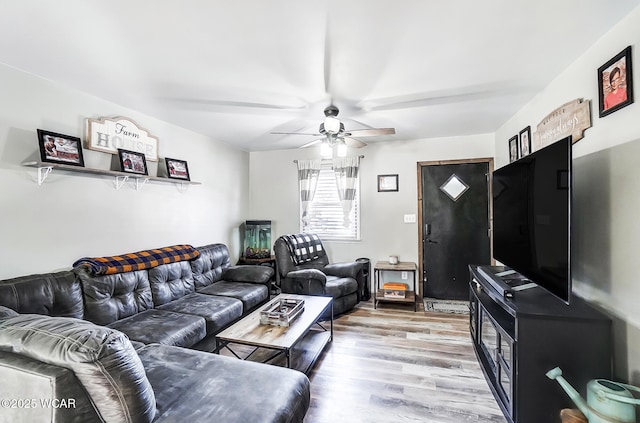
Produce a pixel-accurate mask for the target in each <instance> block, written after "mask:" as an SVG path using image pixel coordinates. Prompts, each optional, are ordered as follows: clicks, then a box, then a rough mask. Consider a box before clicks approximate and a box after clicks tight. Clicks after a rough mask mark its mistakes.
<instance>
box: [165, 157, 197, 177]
mask: <svg viewBox="0 0 640 423" xmlns="http://www.w3.org/2000/svg"><path fill="white" fill-rule="evenodd" d="M164 162H165V164H166V166H167V177H168V178H170V179H180V180H182V181H190V180H191V178H190V176H189V166H188V165H187V162H186V161H185V160H178V159H171V158H169V157H165V158H164Z"/></svg>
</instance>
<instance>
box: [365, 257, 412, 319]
mask: <svg viewBox="0 0 640 423" xmlns="http://www.w3.org/2000/svg"><path fill="white" fill-rule="evenodd" d="M417 270H418V266H417V265H416V264H415V263H413V262H410V261H401V262H399V263H398V264H390V263H389V262H388V261H379V262H377V263H376V265H375V266H374V268H373V279H374V289H373V308H374V309H375V308H377V306H378V301H380V302H390V303H407V304H411V303H413V311H418V303H417V302H416V276H417ZM387 271H390V272H391V271H393V272H409V273H412V275H413V277H412V278H411V280H412V282H413V283H412V286H413V289H412V290H407V292H406V293H405V296H404V298H395V297H385V296H384V289H383V288H382V287H381V286H380V276H381V273H382V272H387Z"/></svg>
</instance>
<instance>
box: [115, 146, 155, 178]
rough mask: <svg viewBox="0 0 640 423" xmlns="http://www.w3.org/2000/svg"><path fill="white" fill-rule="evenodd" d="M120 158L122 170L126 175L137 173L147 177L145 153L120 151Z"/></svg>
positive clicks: (120, 149)
mask: <svg viewBox="0 0 640 423" xmlns="http://www.w3.org/2000/svg"><path fill="white" fill-rule="evenodd" d="M118 157H119V158H120V170H122V171H123V172H126V173H136V174H138V175H147V174H148V171H147V160H146V158H145V155H144V153H139V152H137V151H131V150H124V149H122V148H119V149H118Z"/></svg>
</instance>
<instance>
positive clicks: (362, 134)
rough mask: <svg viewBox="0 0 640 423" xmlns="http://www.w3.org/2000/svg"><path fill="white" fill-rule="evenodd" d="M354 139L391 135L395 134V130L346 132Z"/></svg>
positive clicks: (379, 129)
mask: <svg viewBox="0 0 640 423" xmlns="http://www.w3.org/2000/svg"><path fill="white" fill-rule="evenodd" d="M347 132H348V133H349V134H350V135H353V136H354V137H375V136H378V135H393V134H395V133H396V130H395V128H373V129H356V130H354V131H347Z"/></svg>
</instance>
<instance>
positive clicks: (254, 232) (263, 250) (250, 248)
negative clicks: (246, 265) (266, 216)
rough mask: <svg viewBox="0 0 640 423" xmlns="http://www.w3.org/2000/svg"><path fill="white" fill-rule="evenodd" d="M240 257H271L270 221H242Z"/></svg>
mask: <svg viewBox="0 0 640 423" xmlns="http://www.w3.org/2000/svg"><path fill="white" fill-rule="evenodd" d="M243 226H244V244H243V250H242V257H244V258H249V259H260V258H270V257H271V221H270V220H247V221H245V222H244V225H243Z"/></svg>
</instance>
